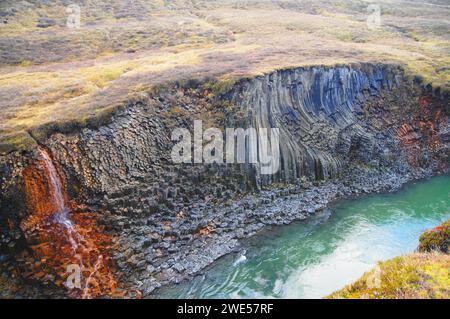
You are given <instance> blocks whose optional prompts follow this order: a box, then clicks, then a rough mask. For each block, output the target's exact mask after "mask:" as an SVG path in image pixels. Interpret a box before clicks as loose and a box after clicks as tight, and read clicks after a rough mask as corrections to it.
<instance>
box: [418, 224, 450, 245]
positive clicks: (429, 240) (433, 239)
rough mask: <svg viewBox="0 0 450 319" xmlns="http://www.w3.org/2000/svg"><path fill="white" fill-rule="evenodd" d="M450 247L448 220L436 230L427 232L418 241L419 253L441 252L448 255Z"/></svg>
mask: <svg viewBox="0 0 450 319" xmlns="http://www.w3.org/2000/svg"><path fill="white" fill-rule="evenodd" d="M449 246H450V220H448V221H446V222H445V223H443V224H442V225H439V226H438V227H436V228H433V229H430V230H427V231H426V232H424V233H423V234H422V235H421V236H420V239H419V251H420V252H430V251H441V252H443V253H448V247H449Z"/></svg>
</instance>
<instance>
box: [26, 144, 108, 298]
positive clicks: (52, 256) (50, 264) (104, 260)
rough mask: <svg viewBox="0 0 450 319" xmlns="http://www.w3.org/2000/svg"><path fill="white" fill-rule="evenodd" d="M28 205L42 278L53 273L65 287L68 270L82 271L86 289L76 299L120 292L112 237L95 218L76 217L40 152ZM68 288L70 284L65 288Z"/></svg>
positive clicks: (29, 179)
mask: <svg viewBox="0 0 450 319" xmlns="http://www.w3.org/2000/svg"><path fill="white" fill-rule="evenodd" d="M23 178H24V181H25V191H26V195H27V203H28V206H29V210H30V212H31V214H30V216H29V218H28V219H27V220H26V221H25V222H24V223H23V224H22V229H23V230H24V232H25V233H26V234H28V238H29V239H30V241H31V242H35V241H36V240H37V241H39V242H40V244H38V245H34V246H31V248H32V249H33V251H34V252H35V255H36V258H37V259H38V260H41V261H42V260H45V264H44V265H42V268H40V269H34V272H36V273H38V274H42V273H48V275H49V276H50V277H49V278H52V276H55V275H56V276H57V277H59V278H60V282H61V283H62V284H64V280H65V279H66V278H67V275H68V274H67V269H68V268H67V267H68V266H69V265H77V266H79V268H80V270H81V278H80V286H79V287H76V288H77V289H76V290H74V291H71V292H70V294H71V295H72V296H74V297H81V298H94V297H100V296H104V295H108V294H109V295H111V294H114V293H115V289H116V281H115V280H114V277H113V275H112V268H113V263H112V259H111V258H110V257H109V256H110V254H109V251H110V245H111V238H110V237H109V236H107V235H105V234H103V232H102V228H101V227H99V226H98V225H97V222H96V219H95V217H94V216H93V215H94V214H93V213H89V214H87V213H73V212H72V211H71V210H72V208H71V207H73V206H74V205H70V204H69V201H68V198H67V196H66V193H65V187H64V183H63V180H62V178H61V176H60V175H59V173H58V170H57V168H56V166H55V164H54V162H53V160H52V158H51V156H50V154H49V152H48V151H47V150H46V149H45V148H43V147H39V148H38V156H37V162H36V163H35V164H32V165H30V166H29V167H28V168H27V169H26V170H25V172H24V176H23ZM64 285H65V284H64Z"/></svg>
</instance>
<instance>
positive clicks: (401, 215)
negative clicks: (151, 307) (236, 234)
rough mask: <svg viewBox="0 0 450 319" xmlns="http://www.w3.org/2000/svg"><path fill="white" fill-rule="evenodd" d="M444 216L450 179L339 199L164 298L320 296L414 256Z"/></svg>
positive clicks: (448, 213) (448, 211)
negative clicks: (378, 267) (382, 262)
mask: <svg viewBox="0 0 450 319" xmlns="http://www.w3.org/2000/svg"><path fill="white" fill-rule="evenodd" d="M449 217H450V177H449V176H440V177H435V178H432V179H429V180H426V181H421V182H417V183H413V184H409V185H407V186H405V187H404V189H402V190H401V191H399V192H397V193H394V194H381V195H369V196H366V197H362V198H359V199H353V200H346V201H341V202H339V203H338V204H336V205H335V206H333V207H331V208H330V209H329V210H326V211H323V212H321V213H319V214H317V215H316V216H314V217H312V218H311V219H309V220H308V221H305V222H298V223H294V224H291V225H289V226H282V227H276V228H273V229H271V230H268V231H265V232H264V233H262V234H260V235H258V236H256V237H254V238H253V239H251V240H249V241H247V242H245V243H244V244H243V247H242V251H241V252H240V253H238V254H233V255H228V256H225V257H224V258H221V259H220V260H218V261H217V262H216V263H214V264H213V265H212V266H211V267H209V269H208V270H207V271H206V272H205V273H204V274H202V275H200V276H197V277H196V278H194V279H193V280H191V281H189V282H184V283H182V284H179V285H174V286H171V287H167V288H163V289H160V290H159V291H158V292H157V297H164V298H321V297H324V296H326V295H328V294H330V293H332V292H333V291H335V290H338V289H340V288H342V287H344V286H345V285H347V284H349V283H351V282H353V281H354V280H356V279H357V278H359V277H360V276H361V275H362V274H363V273H364V272H366V271H368V270H370V269H371V268H372V267H373V266H375V265H376V263H377V261H380V260H386V259H390V258H392V257H394V256H397V255H401V254H404V253H409V252H412V251H414V249H415V248H416V247H417V245H418V239H419V236H420V234H421V233H422V232H423V231H424V230H426V229H427V228H430V227H434V226H436V225H438V224H440V223H441V222H442V221H444V220H446V219H448V218H449Z"/></svg>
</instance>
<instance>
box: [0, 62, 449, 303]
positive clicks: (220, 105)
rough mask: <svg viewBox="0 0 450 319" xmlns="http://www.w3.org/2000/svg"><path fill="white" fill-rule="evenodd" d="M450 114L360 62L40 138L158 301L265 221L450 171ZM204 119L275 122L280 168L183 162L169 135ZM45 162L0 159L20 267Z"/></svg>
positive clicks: (431, 98) (142, 107)
mask: <svg viewBox="0 0 450 319" xmlns="http://www.w3.org/2000/svg"><path fill="white" fill-rule="evenodd" d="M448 113H449V105H448V96H444V95H441V96H435V95H432V94H431V93H430V91H428V90H426V89H424V88H422V87H421V86H420V85H419V84H418V83H413V82H411V81H409V80H408V79H406V77H405V76H404V74H403V72H402V70H401V69H400V68H398V67H396V66H392V65H376V64H354V65H348V66H336V67H321V66H317V67H310V68H298V69H286V70H280V71H277V72H273V73H270V74H267V75H264V76H259V77H256V78H251V79H243V80H241V81H239V82H237V83H235V84H234V85H233V86H232V87H231V88H229V89H228V88H227V89H224V88H221V87H220V85H219V84H218V83H211V82H208V81H205V82H196V81H187V82H184V83H176V84H173V85H168V86H165V87H163V88H160V89H159V90H154V91H153V92H151V93H149V94H148V95H145V96H143V97H142V98H141V99H140V100H138V101H135V102H132V103H130V104H129V105H127V106H126V107H124V108H123V110H121V111H118V112H117V113H116V114H115V115H114V116H113V118H112V119H111V121H110V122H109V123H105V124H104V125H102V126H100V127H98V128H84V129H79V130H75V131H73V132H71V133H67V132H66V133H65V134H62V133H58V132H52V133H51V134H36V133H39V131H38V132H36V131H33V132H30V134H31V135H32V136H33V137H34V138H35V139H36V142H37V143H39V144H41V145H44V146H45V148H46V149H48V150H50V152H51V154H52V157H53V161H54V162H55V163H57V165H58V167H59V168H60V174H61V176H62V177H63V180H64V181H65V188H66V191H67V193H68V197H70V198H71V199H73V200H75V201H76V202H77V203H79V204H81V203H83V204H86V205H87V206H88V208H89V209H91V210H92V211H97V212H101V214H100V215H101V222H102V223H103V224H105V225H106V231H107V232H108V233H110V234H111V235H112V236H113V237H114V238H115V241H116V243H117V245H116V251H115V259H116V261H117V265H118V268H119V270H120V271H122V272H123V273H124V277H123V278H124V281H125V282H126V283H128V284H130V285H132V286H135V287H137V288H138V289H139V290H141V291H142V292H143V293H144V294H145V295H148V294H149V293H151V292H152V291H153V290H154V289H155V288H157V287H158V286H160V285H161V284H167V283H169V282H176V281H180V280H182V279H184V278H186V277H189V276H190V275H193V274H195V273H198V272H199V271H201V269H202V268H204V267H206V266H207V265H208V264H210V263H211V262H212V261H214V260H215V259H217V258H219V257H220V256H222V255H223V254H225V253H228V252H230V251H231V250H232V249H234V248H235V247H237V245H238V244H239V239H241V238H244V237H248V236H251V235H252V234H254V233H255V232H256V231H258V230H259V229H261V228H262V227H264V226H266V225H274V224H284V223H289V222H291V221H293V220H296V219H302V218H306V217H307V215H308V214H312V213H314V212H315V211H316V210H318V209H322V208H324V207H325V206H326V205H327V203H329V202H330V201H333V200H336V199H338V198H342V197H346V196H353V195H357V194H359V193H366V192H372V191H390V190H395V189H398V187H400V186H401V185H402V183H404V182H406V181H408V180H411V179H414V178H422V177H425V176H428V175H432V174H437V173H443V172H446V171H447V170H448V155H449V149H448V145H449V139H450V127H449V121H448ZM194 120H202V121H203V128H204V129H206V128H208V127H217V128H220V129H224V128H226V127H233V128H238V127H242V128H244V129H245V128H248V127H254V128H256V130H257V131H259V130H260V129H261V128H271V127H276V128H279V130H280V135H279V136H280V146H279V154H280V164H281V165H280V170H279V171H278V172H277V173H276V174H273V175H263V174H261V167H260V165H258V164H251V163H244V164H217V163H215V164H174V163H173V161H172V159H171V150H172V147H173V145H174V142H172V141H171V133H172V131H173V130H174V129H175V128H177V127H178V128H180V127H181V128H188V129H189V130H190V131H191V132H192V130H193V123H194ZM246 151H249V147H248V145H246ZM257 151H258V150H256V152H257ZM257 154H258V152H257ZM36 156H37V154H36V152H35V151H29V152H22V153H18V152H12V153H11V154H8V155H6V156H3V157H0V171H1V173H2V179H1V193H0V203H1V206H0V219H1V226H0V227H1V245H2V246H1V249H2V253H3V254H5V255H8V256H9V257H10V260H12V261H14V254H16V253H17V252H18V251H21V250H23V249H24V248H26V247H27V246H28V245H29V243H27V240H26V239H25V238H27V236H26V234H24V231H23V227H22V228H21V222H22V221H23V220H24V219H26V218H27V217H28V216H29V215H30V214H32V213H33V212H30V211H29V209H28V207H27V205H26V203H25V201H24V198H26V196H25V195H24V193H23V192H24V187H23V184H24V183H23V170H24V168H26V167H27V166H29V165H30V163H32V162H33V160H34V158H36ZM24 235H25V236H24Z"/></svg>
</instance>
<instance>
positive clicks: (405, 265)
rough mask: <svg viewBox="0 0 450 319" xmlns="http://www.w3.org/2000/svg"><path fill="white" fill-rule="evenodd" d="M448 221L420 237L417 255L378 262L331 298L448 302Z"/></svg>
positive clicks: (449, 281) (449, 226) (449, 233)
mask: <svg viewBox="0 0 450 319" xmlns="http://www.w3.org/2000/svg"><path fill="white" fill-rule="evenodd" d="M449 243H450V220H449V221H447V222H444V223H443V224H442V225H440V226H438V227H436V228H434V229H431V230H428V231H426V232H424V233H423V234H422V235H421V236H420V240H419V248H418V252H417V253H414V254H410V255H405V256H400V257H396V258H394V259H391V260H388V261H385V262H381V263H379V264H378V267H376V268H374V269H372V270H371V271H369V272H367V273H365V274H364V275H363V276H362V277H361V278H360V279H358V280H357V281H356V282H354V283H353V284H351V285H349V286H347V287H345V288H343V289H342V290H339V291H337V292H335V293H333V294H331V295H330V296H329V297H328V298H334V299H341V298H351V299H361V298H362V299H373V298H380V299H424V298H426V299H431V298H433V299H434V298H445V299H449V298H450V255H449V254H448V245H449Z"/></svg>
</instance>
